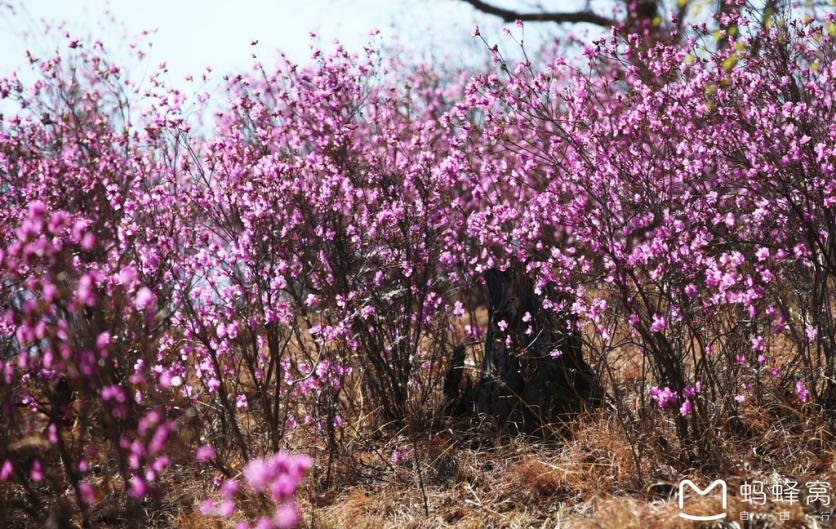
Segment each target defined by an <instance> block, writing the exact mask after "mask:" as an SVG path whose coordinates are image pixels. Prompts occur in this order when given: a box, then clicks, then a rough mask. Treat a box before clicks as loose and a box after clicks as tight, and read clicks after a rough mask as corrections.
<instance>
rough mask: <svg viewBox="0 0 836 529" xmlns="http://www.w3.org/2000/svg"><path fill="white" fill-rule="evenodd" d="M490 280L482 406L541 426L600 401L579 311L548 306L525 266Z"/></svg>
mask: <svg viewBox="0 0 836 529" xmlns="http://www.w3.org/2000/svg"><path fill="white" fill-rule="evenodd" d="M485 283H486V285H487V288H488V329H487V335H486V338H485V354H484V359H483V363H482V366H481V370H480V378H479V382H478V384H477V387H476V391H475V409H476V411H478V412H479V413H486V414H490V415H494V416H496V417H497V418H499V419H500V420H502V421H506V422H511V423H514V424H517V425H520V424H522V425H526V426H535V425H538V424H541V423H542V422H544V421H547V420H549V419H553V418H555V417H561V416H566V415H568V414H574V413H577V412H579V411H582V410H584V409H589V408H591V407H594V406H597V405H598V404H599V403H600V401H601V398H602V394H603V392H602V390H601V386H600V384H599V383H598V380H597V379H596V376H595V373H594V372H593V370H592V368H591V367H590V366H589V365H588V364H587V363H586V362H585V361H584V358H583V354H582V350H581V336H580V332H579V330H578V328H577V324H576V321H575V319H574V316H573V315H572V314H571V313H570V312H569V311H568V310H566V311H564V312H554V311H551V310H547V309H545V308H543V303H542V301H543V300H542V299H541V298H540V297H539V296H537V295H536V294H535V292H534V285H533V282H532V281H531V279H530V278H529V277H528V275H527V274H526V273H525V272H524V270H522V266H520V265H516V266H512V267H511V268H509V269H508V270H497V269H490V270H488V271H487V272H486V273H485ZM550 297H551V298H552V299H554V297H553V296H550ZM564 302H565V305H566V306H567V307H568V305H570V303H569V300H568V299H564Z"/></svg>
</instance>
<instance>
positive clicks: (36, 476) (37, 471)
mask: <svg viewBox="0 0 836 529" xmlns="http://www.w3.org/2000/svg"><path fill="white" fill-rule="evenodd" d="M30 476H31V478H32V481H35V482H38V481H42V480H43V479H44V470H43V467H42V466H41V461H40V460H39V459H36V460H35V461H33V462H32V469H31V470H30Z"/></svg>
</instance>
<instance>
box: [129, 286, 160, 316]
mask: <svg viewBox="0 0 836 529" xmlns="http://www.w3.org/2000/svg"><path fill="white" fill-rule="evenodd" d="M156 300H157V297H156V296H155V295H154V293H153V292H151V289H149V288H148V287H142V288H140V289H139V291H138V292H137V293H136V297H135V298H134V307H136V309H137V310H141V311H144V310H148V309H149V308H151V306H152V305H153V304H154V303H155V302H156Z"/></svg>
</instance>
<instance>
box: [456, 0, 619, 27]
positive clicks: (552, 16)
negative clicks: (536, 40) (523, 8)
mask: <svg viewBox="0 0 836 529" xmlns="http://www.w3.org/2000/svg"><path fill="white" fill-rule="evenodd" d="M462 1H463V2H465V3H467V4H470V5H471V6H473V7H474V8H475V9H477V10H479V11H481V12H483V13H487V14H489V15H494V16H496V17H499V18H501V19H502V20H504V21H506V22H513V21H515V20H521V21H523V22H557V23H560V22H572V23H577V22H587V23H589V24H595V25H598V26H612V25H613V24H615V23H616V21H615V20H613V19H611V18H607V17H604V16H601V15H597V14H595V13H593V12H591V11H575V12H566V13H557V12H545V11H544V12H539V13H520V12H518V11H514V10H512V9H505V8H502V7H497V6H494V5H491V4H488V3H486V2H482V1H481V0H462Z"/></svg>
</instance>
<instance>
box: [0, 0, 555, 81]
mask: <svg viewBox="0 0 836 529" xmlns="http://www.w3.org/2000/svg"><path fill="white" fill-rule="evenodd" d="M17 1H20V0H17ZM0 3H2V2H0ZM513 3H514V2H510V4H513ZM561 3H563V4H564V5H565V2H561ZM498 4H503V2H501V1H500V2H498ZM504 4H506V5H508V4H509V2H507V1H506V2H504ZM23 5H24V6H25V13H18V14H17V15H15V16H10V15H9V14H8V13H5V12H4V13H2V15H0V74H6V73H8V72H9V71H10V70H12V69H15V68H18V67H19V66H20V65H21V64H23V61H24V59H25V56H24V52H25V50H26V49H27V48H31V47H33V42H35V43H37V45H40V46H42V47H44V46H46V49H51V48H53V47H54V43H48V42H44V38H43V37H42V36H40V35H39V33H40V27H41V24H40V20H41V19H42V18H45V19H47V20H50V21H60V20H64V21H66V22H67V23H68V25H67V27H68V29H69V30H70V32H71V33H73V34H75V35H79V36H82V37H84V36H94V37H95V38H97V39H101V40H103V41H104V42H105V44H106V45H107V46H108V48H109V49H111V50H112V51H116V52H118V51H119V48H120V46H124V43H125V38H124V36H123V33H124V32H123V30H122V29H121V28H119V27H118V26H115V25H114V24H112V23H111V22H110V21H108V20H107V18H106V17H105V16H104V13H105V11H106V10H109V11H110V12H111V13H112V14H113V16H114V18H115V19H116V20H117V21H119V22H121V23H122V24H124V27H125V28H126V29H127V32H128V33H129V34H138V33H139V32H140V31H142V30H146V29H147V30H156V33H155V35H154V37H153V43H154V48H153V52H152V55H151V57H152V59H153V60H154V61H156V62H159V61H162V60H165V61H166V62H167V64H168V66H169V70H170V72H171V73H172V75H173V76H181V75H185V74H186V73H193V74H197V73H200V72H201V71H202V70H203V68H204V67H205V66H207V65H210V64H211V65H212V66H213V67H214V68H215V70H216V71H229V70H236V69H242V68H245V67H246V66H247V65H248V64H249V61H250V54H251V53H252V51H253V49H254V48H253V47H251V45H250V43H251V42H252V41H254V40H258V45H257V47H256V49H257V51H258V52H259V55H262V54H264V55H270V53H271V52H272V51H273V50H276V49H281V50H283V51H284V52H285V53H287V54H288V55H290V56H291V58H293V59H294V60H297V61H304V60H305V59H306V58H307V56H308V54H309V47H308V43H309V37H308V34H309V33H310V32H311V31H314V32H316V33H317V34H318V35H319V36H320V40H321V42H322V44H323V45H328V44H330V43H331V41H333V40H334V39H338V40H340V41H341V42H342V43H343V44H344V45H345V46H346V47H348V48H349V49H358V48H360V47H361V46H362V45H363V44H365V43H366V42H367V41H368V33H369V30H370V29H373V28H377V29H379V30H381V32H382V35H383V38H384V39H392V40H397V41H398V42H400V43H401V44H402V45H404V46H405V47H406V48H408V49H416V50H426V49H433V50H436V51H439V50H444V51H446V52H451V53H452V55H455V54H456V53H457V50H458V49H459V48H461V47H462V43H463V42H464V43H466V42H467V40H468V39H469V35H470V29H471V27H472V26H473V24H474V22H477V21H478V22H479V24H480V26H483V27H486V28H489V29H490V26H491V25H493V27H494V28H498V27H500V23H499V21H498V20H497V19H495V18H493V17H486V16H484V15H479V14H477V13H476V12H475V11H474V10H473V9H472V8H471V7H470V6H468V5H466V4H464V3H462V2H459V1H457V0H303V1H298V0H234V1H224V0H23ZM551 29H554V28H551ZM495 31H498V29H495ZM25 32H28V33H30V34H33V35H34V40H33V38H32V37H30V38H28V39H24V38H23V37H22V35H23V33H25ZM494 34H495V35H496V36H497V38H499V35H498V33H494Z"/></svg>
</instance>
